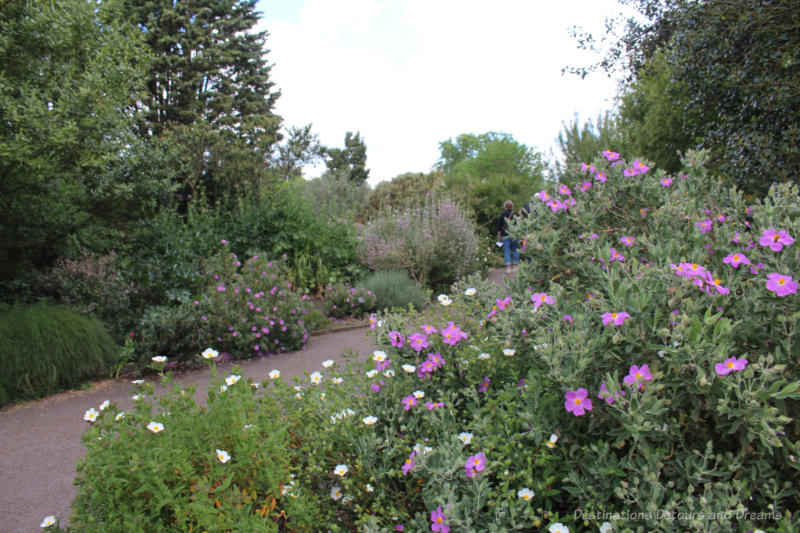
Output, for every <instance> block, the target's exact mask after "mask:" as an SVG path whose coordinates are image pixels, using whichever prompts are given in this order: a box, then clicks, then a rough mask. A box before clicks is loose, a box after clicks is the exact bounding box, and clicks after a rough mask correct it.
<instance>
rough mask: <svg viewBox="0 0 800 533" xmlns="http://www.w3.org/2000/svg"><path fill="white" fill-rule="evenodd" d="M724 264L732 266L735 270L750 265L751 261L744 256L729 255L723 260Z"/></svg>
mask: <svg viewBox="0 0 800 533" xmlns="http://www.w3.org/2000/svg"><path fill="white" fill-rule="evenodd" d="M722 262H723V263H725V264H726V265H730V266H732V267H733V268H739V265H742V264H744V265H749V264H750V260H749V259H748V258H747V256H746V255H744V254H728V255H726V256H725V259H723V260H722Z"/></svg>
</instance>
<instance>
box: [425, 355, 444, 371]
mask: <svg viewBox="0 0 800 533" xmlns="http://www.w3.org/2000/svg"><path fill="white" fill-rule="evenodd" d="M427 361H430V363H431V364H432V365H433V368H439V367H442V366H444V359H443V358H442V354H440V353H439V352H435V353H429V354H428V359H427Z"/></svg>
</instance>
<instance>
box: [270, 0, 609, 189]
mask: <svg viewBox="0 0 800 533" xmlns="http://www.w3.org/2000/svg"><path fill="white" fill-rule="evenodd" d="M258 9H259V10H260V11H261V12H262V13H263V19H262V21H261V27H262V28H263V29H266V30H267V31H269V37H268V38H267V48H268V49H269V50H270V52H269V54H268V55H267V59H268V61H269V62H271V63H272V64H273V65H274V66H273V69H272V80H273V81H274V82H275V84H276V86H277V88H279V89H280V90H281V93H282V94H281V97H280V98H279V99H278V103H277V109H276V111H277V113H278V114H279V115H281V116H282V117H283V119H284V124H285V125H286V126H292V125H293V126H301V125H304V124H308V123H313V127H312V130H313V131H314V132H315V133H317V134H318V135H319V138H320V140H321V142H322V143H323V144H324V145H326V146H335V147H342V146H343V145H344V136H345V132H347V131H352V132H356V131H358V132H360V133H361V136H362V138H363V139H364V140H365V141H366V144H367V158H368V167H369V168H370V169H371V171H370V180H369V181H370V183H372V184H373V185H374V184H375V183H377V182H378V181H383V180H387V179H391V178H392V177H394V176H396V175H398V174H401V173H403V172H425V171H428V170H430V169H431V168H432V166H433V165H434V163H435V162H436V160H437V159H438V157H439V142H441V141H444V140H446V139H449V138H455V137H456V136H458V135H460V134H462V133H475V134H479V133H485V132H488V131H501V132H507V133H510V134H512V135H513V136H514V138H515V139H516V140H517V141H519V142H521V143H523V144H526V145H528V146H531V147H535V148H536V149H537V150H539V151H540V152H542V153H543V154H545V155H546V156H547V155H549V153H550V151H551V150H553V149H554V148H555V141H554V139H555V137H556V136H557V135H558V132H559V130H560V129H561V125H562V123H564V122H565V121H570V120H572V118H573V117H574V116H575V114H576V113H577V114H578V115H579V116H580V118H581V120H583V119H587V118H593V117H595V116H596V115H597V113H598V112H601V111H604V110H609V109H611V108H612V106H613V102H614V95H615V93H616V82H615V81H614V80H611V79H609V78H607V77H606V76H605V74H602V73H598V74H594V75H592V76H590V77H588V78H587V79H585V80H581V79H580V78H578V77H577V76H574V75H570V74H564V75H562V74H561V69H562V68H563V67H564V66H567V65H573V66H575V65H586V64H588V63H589V62H591V60H592V59H596V57H595V56H593V55H589V54H588V53H586V52H581V51H579V50H578V49H577V46H576V43H575V41H574V40H573V39H572V38H571V37H570V36H569V34H568V28H570V27H571V26H574V25H578V26H581V27H583V28H585V29H587V30H592V31H594V32H595V33H596V34H598V35H599V34H602V32H603V28H604V22H605V17H606V16H607V15H615V14H618V13H620V11H621V9H622V8H621V6H619V4H618V3H617V1H616V0H551V1H541V0H260V2H259V3H258ZM319 173H320V171H319V170H316V171H315V170H314V169H309V171H308V172H307V176H314V175H318V174H319Z"/></svg>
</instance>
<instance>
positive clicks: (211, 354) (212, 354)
mask: <svg viewBox="0 0 800 533" xmlns="http://www.w3.org/2000/svg"><path fill="white" fill-rule="evenodd" d="M201 355H202V356H203V359H216V358H217V356H219V352H218V351H216V350H212V349H211V348H206V349H205V350H203V353H202V354H201Z"/></svg>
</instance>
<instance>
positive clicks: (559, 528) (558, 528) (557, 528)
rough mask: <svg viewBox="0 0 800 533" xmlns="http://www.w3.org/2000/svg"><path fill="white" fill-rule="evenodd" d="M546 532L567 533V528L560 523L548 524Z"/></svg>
mask: <svg viewBox="0 0 800 533" xmlns="http://www.w3.org/2000/svg"><path fill="white" fill-rule="evenodd" d="M547 531H549V532H550V533H569V528H568V527H567V526H565V525H564V524H562V523H561V522H556V523H555V524H550V527H548V528H547Z"/></svg>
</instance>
